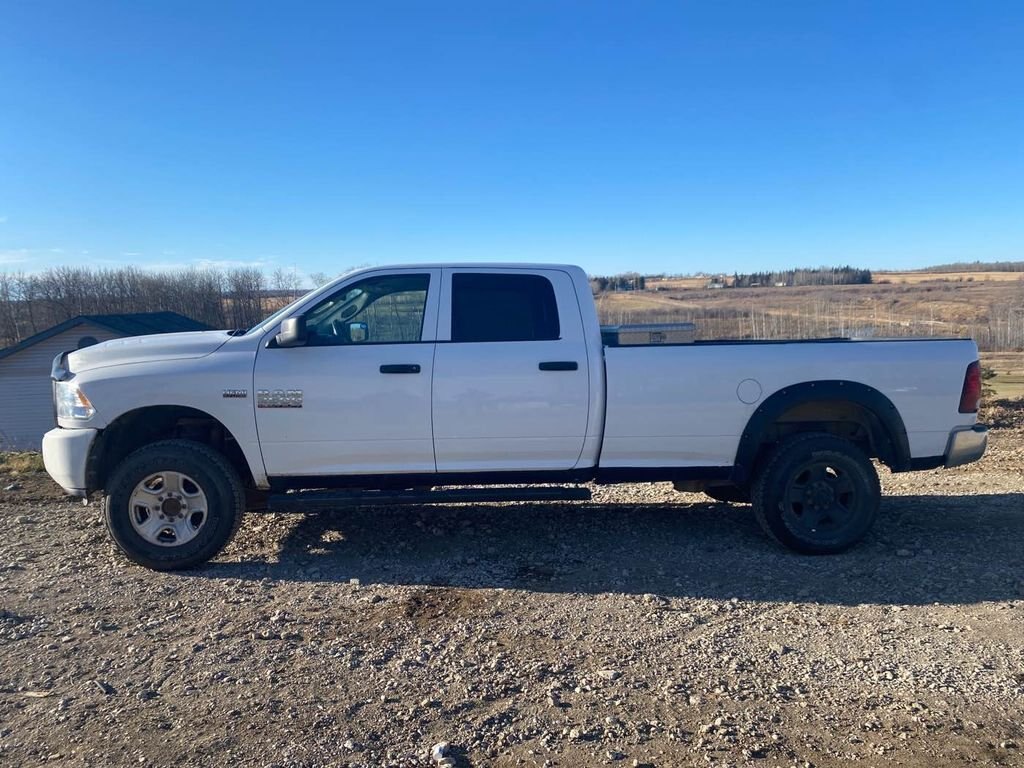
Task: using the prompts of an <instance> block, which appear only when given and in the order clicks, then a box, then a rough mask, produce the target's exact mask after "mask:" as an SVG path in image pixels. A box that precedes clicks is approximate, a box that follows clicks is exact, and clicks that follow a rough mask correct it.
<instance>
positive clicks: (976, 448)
mask: <svg viewBox="0 0 1024 768" xmlns="http://www.w3.org/2000/svg"><path fill="white" fill-rule="evenodd" d="M987 445H988V427H987V426H985V425H984V424H975V425H974V426H973V427H957V428H956V429H954V430H953V431H952V432H950V433H949V443H948V444H947V445H946V457H945V458H946V461H945V466H947V467H959V466H960V465H961V464H970V463H971V462H972V461H977V460H978V459H980V458H981V457H982V456H983V455H984V453H985V447H986V446H987Z"/></svg>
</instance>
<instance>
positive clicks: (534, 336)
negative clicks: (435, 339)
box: [452, 272, 559, 341]
mask: <svg viewBox="0 0 1024 768" xmlns="http://www.w3.org/2000/svg"><path fill="white" fill-rule="evenodd" d="M558 331H559V328H558V305H557V303H556V302H555V289H554V288H553V287H552V286H551V281H550V280H548V279H547V278H546V277H541V276H540V275H502V274H473V273H467V272H460V273H457V274H454V275H452V341H545V340H552V339H557V338H558Z"/></svg>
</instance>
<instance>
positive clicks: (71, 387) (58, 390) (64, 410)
mask: <svg viewBox="0 0 1024 768" xmlns="http://www.w3.org/2000/svg"><path fill="white" fill-rule="evenodd" d="M53 399H54V403H55V404H56V406H57V418H58V419H77V420H78V421H88V420H89V419H91V418H92V417H93V416H94V415H95V413H96V409H95V408H93V407H92V403H90V402H89V398H88V397H86V396H85V393H84V392H82V390H80V389H79V388H78V384H76V383H75V382H73V381H58V382H55V383H54V385H53Z"/></svg>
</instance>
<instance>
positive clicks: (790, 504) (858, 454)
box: [752, 432, 882, 555]
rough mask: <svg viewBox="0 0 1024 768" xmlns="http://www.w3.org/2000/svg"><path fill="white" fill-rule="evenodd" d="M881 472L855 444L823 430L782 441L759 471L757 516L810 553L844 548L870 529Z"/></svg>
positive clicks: (778, 536)
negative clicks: (879, 473) (876, 470)
mask: <svg viewBox="0 0 1024 768" xmlns="http://www.w3.org/2000/svg"><path fill="white" fill-rule="evenodd" d="M881 495H882V492H881V487H880V485H879V482H878V473H877V472H875V468H874V465H872V463H871V461H870V460H869V459H868V457H867V456H865V455H864V453H863V451H861V450H860V449H859V448H858V447H857V446H856V445H854V444H853V443H851V442H850V441H848V440H844V439H842V438H839V437H835V436H833V435H829V434H825V433H818V432H814V433H807V434H801V435H795V436H793V437H791V438H789V439H787V440H785V441H784V442H782V443H781V444H780V445H779V447H778V448H777V449H776V450H775V452H774V453H773V454H772V455H771V456H770V457H769V459H768V461H767V462H766V463H765V465H764V467H763V468H762V470H761V472H760V473H759V474H758V475H757V477H756V479H755V481H754V486H753V493H752V501H753V504H754V512H755V514H756V515H757V520H758V522H759V523H760V524H761V527H762V528H764V530H765V532H767V533H768V535H769V536H771V537H772V538H773V539H775V540H776V541H777V542H779V543H780V544H782V545H783V546H785V547H788V548H789V549H792V550H795V551H797V552H801V553H804V554H808V555H827V554H834V553H837V552H842V551H843V550H845V549H848V548H849V547H851V546H853V545H854V544H856V543H857V542H858V541H860V540H861V539H862V538H863V537H864V536H865V534H867V532H868V531H869V530H870V529H871V526H872V525H873V524H874V522H875V517H876V516H877V515H878V505H879V502H880V500H881Z"/></svg>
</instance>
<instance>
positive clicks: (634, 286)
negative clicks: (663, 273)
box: [590, 272, 647, 293]
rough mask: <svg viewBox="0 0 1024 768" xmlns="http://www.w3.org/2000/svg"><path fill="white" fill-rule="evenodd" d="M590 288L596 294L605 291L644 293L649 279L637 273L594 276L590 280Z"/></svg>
mask: <svg viewBox="0 0 1024 768" xmlns="http://www.w3.org/2000/svg"><path fill="white" fill-rule="evenodd" d="M590 287H591V289H592V290H593V291H594V293H602V292H603V291H642V290H644V288H646V287H647V279H646V278H645V277H644V276H643V275H641V274H639V273H637V272H626V273H624V274H621V275H610V276H604V275H594V276H592V277H591V278H590Z"/></svg>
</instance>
